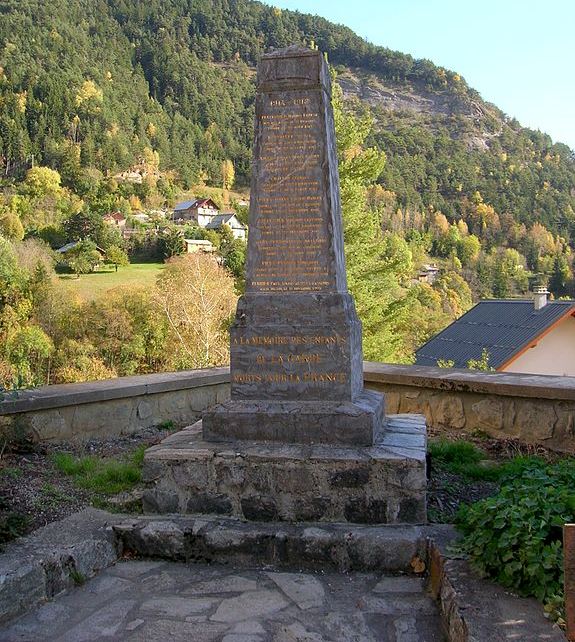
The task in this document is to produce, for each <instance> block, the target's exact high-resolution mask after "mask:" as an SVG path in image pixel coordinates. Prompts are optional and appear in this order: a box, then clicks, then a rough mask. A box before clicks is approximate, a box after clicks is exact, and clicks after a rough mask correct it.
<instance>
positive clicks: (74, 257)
mask: <svg viewBox="0 0 575 642" xmlns="http://www.w3.org/2000/svg"><path fill="white" fill-rule="evenodd" d="M65 260H66V263H67V265H68V267H69V268H70V269H71V270H72V271H73V272H74V274H75V275H76V276H77V277H78V278H79V277H80V274H88V272H92V271H93V270H94V268H95V267H96V266H97V265H98V264H99V263H100V262H101V261H102V257H101V255H100V252H98V250H97V249H96V244H95V243H94V242H93V241H89V240H87V239H86V240H83V241H78V242H77V244H76V245H75V246H74V247H72V248H70V249H69V250H68V251H67V252H66V254H65Z"/></svg>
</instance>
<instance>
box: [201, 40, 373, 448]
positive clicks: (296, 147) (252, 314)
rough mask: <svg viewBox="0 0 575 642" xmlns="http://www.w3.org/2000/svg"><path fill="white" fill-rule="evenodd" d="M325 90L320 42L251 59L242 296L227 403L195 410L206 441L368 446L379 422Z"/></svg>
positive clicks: (234, 330) (328, 86)
mask: <svg viewBox="0 0 575 642" xmlns="http://www.w3.org/2000/svg"><path fill="white" fill-rule="evenodd" d="M330 92H331V83H330V78H329V73H328V70H327V65H326V63H325V61H324V59H323V56H322V55H321V53H320V52H318V51H312V50H308V49H302V48H297V47H289V48H288V49H284V50H281V51H277V52H274V53H271V54H267V55H265V56H263V57H262V60H261V61H260V64H259V66H258V87H257V93H256V115H255V132H254V149H253V173H252V184H251V200H250V215H249V237H248V253H247V261H246V293H245V295H244V296H243V297H241V299H240V300H239V302H238V308H237V313H236V319H235V322H234V324H233V326H232V328H231V332H230V339H231V345H230V354H231V401H230V402H228V403H226V404H222V405H221V406H217V407H216V408H214V409H211V410H210V411H208V412H207V413H205V414H204V421H203V430H204V436H205V437H206V438H208V439H216V440H218V439H221V440H223V439H229V438H234V439H258V440H280V441H281V440H284V441H297V442H305V443H317V442H336V443H354V444H358V445H360V444H361V445H369V444H372V443H373V442H374V439H376V437H377V435H378V433H379V432H380V430H381V426H382V422H383V397H382V396H381V395H379V394H378V393H374V392H371V391H366V390H364V388H363V368H362V351H361V324H360V322H359V319H358V318H357V314H356V311H355V306H354V303H353V299H352V297H351V296H350V294H349V292H348V290H347V282H346V276H345V260H344V253H343V234H342V221H341V205H340V197H339V176H338V172H337V157H336V144H335V132H334V124H333V113H332V109H331V100H330V99H331V95H330Z"/></svg>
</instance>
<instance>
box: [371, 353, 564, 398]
mask: <svg viewBox="0 0 575 642" xmlns="http://www.w3.org/2000/svg"><path fill="white" fill-rule="evenodd" d="M364 380H365V382H366V383H368V384H369V383H379V384H387V385H399V386H409V387H412V388H430V389H435V390H439V391H442V392H450V391H452V392H455V393H457V392H470V393H477V394H492V395H500V396H506V397H527V398H534V399H552V400H556V401H575V377H559V376H552V375H533V374H515V373H513V374H512V373H505V372H480V371H477V370H467V369H465V368H438V367H433V366H415V365H398V364H392V363H377V362H374V361H369V362H367V361H366V362H364Z"/></svg>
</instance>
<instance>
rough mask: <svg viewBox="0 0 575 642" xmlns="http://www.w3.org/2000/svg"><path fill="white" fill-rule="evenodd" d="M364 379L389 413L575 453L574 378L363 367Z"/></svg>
mask: <svg viewBox="0 0 575 642" xmlns="http://www.w3.org/2000/svg"><path fill="white" fill-rule="evenodd" d="M364 379H365V384H366V386H367V387H369V388H372V389H374V390H380V391H381V392H384V393H385V399H386V412H388V413H390V414H396V413H420V414H423V415H425V417H426V419H427V425H428V427H431V428H437V429H449V430H452V431H453V430H456V431H457V430H460V431H465V432H469V433H473V432H476V431H482V432H484V433H486V434H488V435H491V436H493V437H499V438H516V439H521V440H522V441H525V442H528V443H534V444H542V445H543V446H546V447H548V448H552V449H554V450H558V451H562V452H570V453H575V377H553V376H548V375H527V374H525V375H523V374H505V373H498V372H477V371H473V370H458V369H455V368H447V369H445V368H433V367H427V366H401V365H392V364H384V363H366V364H365V368H364Z"/></svg>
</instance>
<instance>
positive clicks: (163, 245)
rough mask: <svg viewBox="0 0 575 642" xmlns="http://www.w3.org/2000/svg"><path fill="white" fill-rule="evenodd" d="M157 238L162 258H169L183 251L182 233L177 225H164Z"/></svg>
mask: <svg viewBox="0 0 575 642" xmlns="http://www.w3.org/2000/svg"><path fill="white" fill-rule="evenodd" d="M159 240H160V251H161V253H162V256H163V257H164V258H166V259H169V258H171V257H172V256H179V255H180V254H183V253H184V249H185V248H184V234H183V232H182V230H181V229H180V228H179V227H177V226H175V225H170V226H168V227H166V228H165V229H164V231H163V232H162V234H161V235H160V237H159Z"/></svg>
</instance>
